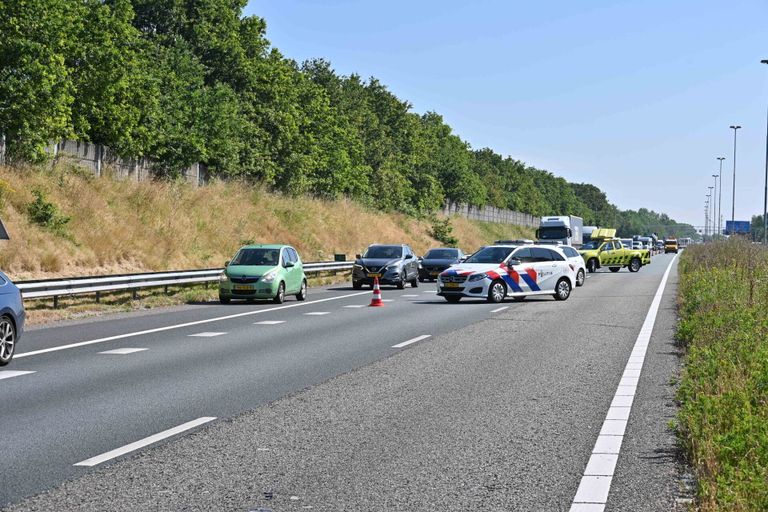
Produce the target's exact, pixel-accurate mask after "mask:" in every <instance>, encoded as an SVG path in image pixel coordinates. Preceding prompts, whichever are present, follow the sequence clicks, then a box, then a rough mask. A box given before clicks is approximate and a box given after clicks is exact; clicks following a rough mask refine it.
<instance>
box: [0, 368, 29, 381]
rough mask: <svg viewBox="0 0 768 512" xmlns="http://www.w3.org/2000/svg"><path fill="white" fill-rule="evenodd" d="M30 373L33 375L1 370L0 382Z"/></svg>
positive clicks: (26, 373)
mask: <svg viewBox="0 0 768 512" xmlns="http://www.w3.org/2000/svg"><path fill="white" fill-rule="evenodd" d="M30 373H35V372H22V371H18V370H2V371H0V380H2V379H10V378H12V377H21V376H22V375H29V374H30Z"/></svg>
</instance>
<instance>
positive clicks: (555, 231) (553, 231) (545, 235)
mask: <svg viewBox="0 0 768 512" xmlns="http://www.w3.org/2000/svg"><path fill="white" fill-rule="evenodd" d="M567 236H568V230H567V229H566V228H564V227H562V226H556V227H549V228H539V240H556V239H558V238H566V237H567Z"/></svg>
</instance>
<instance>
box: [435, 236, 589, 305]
mask: <svg viewBox="0 0 768 512" xmlns="http://www.w3.org/2000/svg"><path fill="white" fill-rule="evenodd" d="M575 284H576V272H575V270H574V269H573V266H572V265H570V264H569V262H568V261H567V257H566V255H565V254H564V253H563V251H562V249H561V248H559V247H557V246H552V247H544V246H537V245H523V246H517V245H491V246H487V247H483V248H482V249H480V250H479V251H477V252H476V253H475V254H473V255H472V256H470V257H469V258H467V259H466V260H465V261H464V262H462V263H459V264H457V265H453V266H451V267H450V268H449V269H448V270H446V271H444V272H442V273H441V274H440V275H439V276H438V281H437V294H438V295H440V296H442V297H445V300H447V301H448V302H459V301H460V300H461V299H462V298H463V297H469V298H477V299H486V300H487V301H488V302H502V301H503V300H504V299H505V298H506V297H512V299H513V300H517V301H520V300H524V299H525V298H526V297H527V296H529V295H552V296H553V297H554V298H555V299H557V300H566V299H567V298H568V297H569V296H570V295H571V290H572V289H573V286H574V285H575Z"/></svg>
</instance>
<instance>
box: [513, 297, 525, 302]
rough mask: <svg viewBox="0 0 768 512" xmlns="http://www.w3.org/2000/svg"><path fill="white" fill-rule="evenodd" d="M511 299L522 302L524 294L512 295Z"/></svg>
mask: <svg viewBox="0 0 768 512" xmlns="http://www.w3.org/2000/svg"><path fill="white" fill-rule="evenodd" d="M512 300H513V301H515V302H523V301H524V300H525V295H517V296H515V297H512Z"/></svg>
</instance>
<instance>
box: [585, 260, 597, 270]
mask: <svg viewBox="0 0 768 512" xmlns="http://www.w3.org/2000/svg"><path fill="white" fill-rule="evenodd" d="M596 270H597V260H596V259H595V258H591V259H590V260H589V261H588V262H587V272H589V273H590V274H592V273H594V272H595V271H596Z"/></svg>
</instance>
